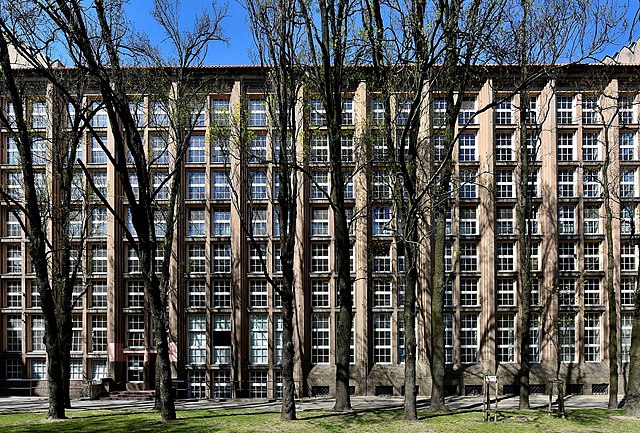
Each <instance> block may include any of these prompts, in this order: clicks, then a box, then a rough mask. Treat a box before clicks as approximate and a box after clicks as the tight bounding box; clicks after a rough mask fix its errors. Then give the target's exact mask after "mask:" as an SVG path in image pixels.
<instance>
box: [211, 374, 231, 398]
mask: <svg viewBox="0 0 640 433" xmlns="http://www.w3.org/2000/svg"><path fill="white" fill-rule="evenodd" d="M211 398H231V372H230V371H229V370H212V371H211Z"/></svg>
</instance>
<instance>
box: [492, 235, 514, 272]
mask: <svg viewBox="0 0 640 433" xmlns="http://www.w3.org/2000/svg"><path fill="white" fill-rule="evenodd" d="M496 259H497V260H496V269H497V270H498V272H500V271H503V272H513V270H514V265H515V255H514V244H513V243H511V242H498V243H497V244H496Z"/></svg>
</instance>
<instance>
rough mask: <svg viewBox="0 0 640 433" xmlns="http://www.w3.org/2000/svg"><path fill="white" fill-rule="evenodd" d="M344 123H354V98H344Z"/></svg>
mask: <svg viewBox="0 0 640 433" xmlns="http://www.w3.org/2000/svg"><path fill="white" fill-rule="evenodd" d="M342 125H353V98H342Z"/></svg>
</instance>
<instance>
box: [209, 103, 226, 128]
mask: <svg viewBox="0 0 640 433" xmlns="http://www.w3.org/2000/svg"><path fill="white" fill-rule="evenodd" d="M229 117H230V110H229V99H228V98H213V99H211V123H212V124H213V125H216V126H226V125H228V124H229Z"/></svg>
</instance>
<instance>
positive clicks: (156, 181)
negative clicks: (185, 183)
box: [153, 172, 191, 200]
mask: <svg viewBox="0 0 640 433" xmlns="http://www.w3.org/2000/svg"><path fill="white" fill-rule="evenodd" d="M189 188H191V179H189ZM153 191H154V194H155V195H156V197H155V199H156V200H169V181H168V180H167V174H166V173H159V172H156V173H153Z"/></svg>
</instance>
